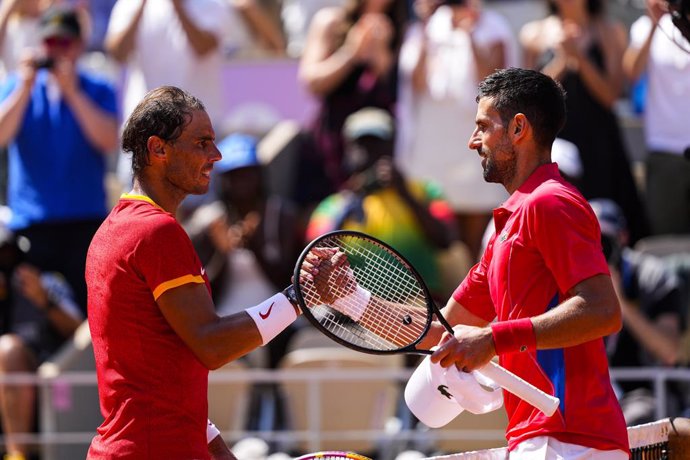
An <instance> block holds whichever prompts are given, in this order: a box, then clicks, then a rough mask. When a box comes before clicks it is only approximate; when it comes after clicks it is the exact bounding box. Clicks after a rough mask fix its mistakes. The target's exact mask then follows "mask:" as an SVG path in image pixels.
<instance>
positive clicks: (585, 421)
mask: <svg viewBox="0 0 690 460" xmlns="http://www.w3.org/2000/svg"><path fill="white" fill-rule="evenodd" d="M494 221H495V226H496V232H495V234H494V236H493V237H492V238H491V240H490V241H489V244H488V246H487V249H486V251H485V253H484V255H483V257H482V259H481V261H480V262H479V263H478V264H477V265H475V266H474V267H473V268H472V270H471V271H470V273H469V274H468V276H467V277H466V278H465V280H464V281H463V282H462V284H461V285H460V286H459V287H458V288H457V289H456V291H455V293H454V294H453V298H454V299H455V300H456V301H458V302H459V303H460V304H461V305H463V306H464V307H465V308H467V309H468V310H470V311H471V312H473V313H474V314H476V315H478V316H480V317H482V318H484V319H485V320H487V321H492V320H493V319H494V318H496V319H497V320H498V321H506V320H511V319H519V318H529V317H533V316H537V315H540V314H542V313H544V312H546V311H547V310H549V309H550V308H553V307H555V306H557V305H559V304H560V303H561V302H563V301H564V300H565V299H566V298H567V294H566V293H567V292H568V291H569V290H570V289H571V288H572V287H573V286H575V285H576V284H578V283H580V282H581V281H584V280H586V279H588V278H591V277H592V276H595V275H599V274H608V266H607V264H606V260H605V258H604V255H603V252H602V249H601V242H600V230H599V224H598V222H597V219H596V216H595V215H594V213H593V212H592V209H591V208H590V206H589V204H588V203H587V201H586V200H585V199H584V198H583V197H582V195H581V194H580V193H579V192H578V191H577V189H576V188H575V187H573V186H572V185H571V184H569V183H567V182H565V181H564V180H563V178H562V177H561V176H560V174H559V173H558V168H557V165H556V164H555V163H551V164H547V165H543V166H541V167H539V168H538V169H537V170H535V171H534V173H532V175H531V176H530V177H529V178H528V179H527V180H526V181H525V183H524V184H522V186H520V188H519V189H518V190H516V191H515V192H514V193H513V194H512V195H511V196H510V198H509V199H508V200H507V201H506V202H505V203H504V204H503V206H501V207H499V208H497V209H495V210H494ZM499 359H500V363H501V365H502V366H504V367H505V368H507V369H509V370H510V371H512V372H514V373H516V374H517V375H519V376H521V377H522V378H524V379H525V380H527V381H529V382H531V383H532V384H534V385H536V386H537V387H539V388H541V389H542V390H544V391H546V392H547V393H550V394H553V395H555V396H557V397H559V398H560V399H561V404H560V407H559V410H558V411H557V412H556V413H555V414H554V415H553V416H551V417H547V416H545V415H544V414H543V413H541V412H540V411H539V410H538V409H535V408H534V407H532V406H531V405H529V404H528V403H526V402H524V401H522V400H521V399H520V398H518V397H516V396H513V395H512V394H510V393H507V392H504V396H505V407H506V411H507V413H508V418H509V422H508V427H507V429H506V437H507V439H508V447H509V448H510V449H512V448H514V447H515V446H516V445H517V444H518V443H520V442H521V441H524V440H526V439H529V438H532V437H536V436H553V437H554V438H556V439H558V440H560V441H562V442H568V443H573V444H579V445H584V446H589V447H593V448H597V449H602V450H613V449H623V450H627V449H628V437H627V431H626V426H625V420H624V419H623V414H622V412H621V409H620V406H619V404H618V401H617V399H616V396H615V394H614V392H613V389H612V387H611V381H610V378H609V372H608V362H607V358H606V353H605V350H604V343H603V339H597V340H593V341H590V342H586V343H583V344H580V345H577V346H574V347H569V348H561V349H554V350H538V351H527V352H519V353H511V354H504V355H501V356H500V357H499Z"/></svg>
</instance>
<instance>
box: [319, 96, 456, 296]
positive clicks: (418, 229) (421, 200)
mask: <svg viewBox="0 0 690 460" xmlns="http://www.w3.org/2000/svg"><path fill="white" fill-rule="evenodd" d="M394 135H395V133H394V125H393V119H392V117H391V116H390V114H389V113H388V112H387V111H385V110H383V109H377V108H364V109H362V110H359V111H357V112H355V113H354V114H352V115H350V116H349V117H348V118H347V120H346V121H345V126H344V136H345V139H346V149H345V158H344V164H345V170H346V171H349V172H350V174H349V177H348V179H347V181H346V182H345V183H344V185H343V187H342V188H341V190H340V191H339V192H337V193H335V194H333V195H331V196H329V197H327V198H325V199H324V200H323V201H322V202H321V203H320V204H319V205H318V206H317V208H316V209H315V210H314V213H313V214H312V217H311V220H310V222H309V225H308V228H307V239H308V240H311V239H314V238H316V237H317V236H319V235H321V234H323V233H326V232H329V231H332V230H338V229H346V230H358V231H362V232H364V233H367V234H369V235H372V236H374V237H377V238H379V239H381V240H382V241H385V242H386V243H388V244H390V245H391V246H393V247H394V248H395V249H397V250H399V251H400V253H401V254H403V255H404V256H405V257H406V258H408V260H409V261H410V262H411V263H412V265H413V266H414V267H415V268H416V269H417V270H418V271H419V273H420V275H421V276H422V278H424V280H425V282H426V283H427V285H428V286H429V290H430V291H431V292H432V294H433V295H435V296H436V297H440V296H439V293H440V291H441V289H442V288H443V286H441V284H440V275H439V267H438V255H439V252H440V251H441V250H443V249H446V248H448V247H449V245H450V244H451V242H452V239H453V237H454V236H455V233H454V230H455V229H454V225H453V224H454V222H453V213H452V211H451V209H450V206H449V205H448V203H447V202H446V201H445V200H444V199H443V196H442V193H441V190H440V188H439V187H438V186H436V185H434V184H432V183H430V182H421V181H411V180H407V179H406V178H405V177H404V176H403V175H402V174H401V173H400V171H398V170H397V168H396V167H395V165H394V164H393V159H392V155H393V143H394ZM439 300H440V299H439ZM445 300H446V299H442V301H443V302H445Z"/></svg>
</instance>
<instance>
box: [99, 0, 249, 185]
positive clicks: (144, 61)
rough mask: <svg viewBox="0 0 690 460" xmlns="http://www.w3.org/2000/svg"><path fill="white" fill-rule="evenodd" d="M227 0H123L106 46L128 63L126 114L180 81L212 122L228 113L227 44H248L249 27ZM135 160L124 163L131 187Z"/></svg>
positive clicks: (124, 178) (122, 175)
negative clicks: (224, 79)
mask: <svg viewBox="0 0 690 460" xmlns="http://www.w3.org/2000/svg"><path fill="white" fill-rule="evenodd" d="M232 13H233V10H231V8H230V6H229V4H228V3H227V1H226V0H155V1H154V0H117V3H115V6H114V7H113V10H112V12H111V14H110V23H109V25H108V31H107V34H106V39H105V47H106V50H107V51H108V52H109V53H110V54H111V55H112V56H113V57H114V58H115V59H116V60H117V61H118V62H120V63H122V64H125V69H126V76H125V81H124V88H123V93H124V94H123V112H124V113H123V115H124V116H125V117H127V116H128V115H129V114H130V113H131V111H132V109H133V108H134V107H135V106H136V104H137V103H138V102H139V101H140V100H141V99H142V98H143V96H144V95H145V94H146V92H147V91H149V90H151V89H153V88H156V87H159V86H163V85H174V86H178V87H180V88H184V89H185V90H187V91H189V92H190V93H191V94H193V95H194V96H196V97H198V98H199V99H201V100H202V101H204V104H205V105H206V110H207V111H208V114H209V116H210V117H211V122H212V123H213V124H214V126H216V128H217V127H218V126H220V123H221V122H222V117H223V116H224V111H225V107H224V106H223V100H224V97H223V91H222V90H223V88H222V83H221V70H222V64H223V49H222V47H223V45H227V44H228V43H235V42H236V43H244V42H245V30H244V28H243V24H242V20H241V18H240V17H239V16H238V15H233V14H232ZM131 177H132V172H131V168H130V162H129V161H126V159H125V158H124V155H121V156H120V159H119V163H118V178H119V179H120V181H121V182H122V186H123V188H124V189H125V190H129V187H130V186H131Z"/></svg>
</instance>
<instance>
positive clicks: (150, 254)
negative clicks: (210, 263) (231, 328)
mask: <svg viewBox="0 0 690 460" xmlns="http://www.w3.org/2000/svg"><path fill="white" fill-rule="evenodd" d="M86 283H87V286H88V309H89V327H90V330H91V337H92V339H93V349H94V355H95V357H96V371H97V375H98V393H99V397H100V405H101V412H102V413H103V417H104V421H103V424H102V425H101V426H100V427H98V430H97V435H96V436H95V437H94V439H93V441H92V442H91V447H90V449H89V453H88V456H87V458H89V459H115V458H117V459H125V458H127V459H166V460H174V459H180V460H182V459H184V460H187V459H207V458H209V454H208V445H207V444H206V423H207V417H208V403H207V389H208V369H207V368H206V367H205V366H203V365H202V364H201V362H200V361H199V360H198V359H197V357H196V356H195V355H194V353H192V350H191V349H190V348H189V347H188V346H187V345H186V344H185V343H184V342H183V341H182V339H181V338H180V336H179V335H177V333H175V331H174V330H173V329H172V327H171V326H170V324H169V323H168V321H167V320H166V319H165V317H164V316H163V313H162V312H161V310H160V308H159V307H158V304H157V303H156V299H158V297H159V296H160V295H161V294H163V293H164V292H166V291H168V290H170V289H173V288H176V287H178V286H181V285H184V284H188V283H198V284H205V285H206V287H207V288H208V289H210V288H209V283H208V279H207V277H206V274H205V272H204V270H203V268H202V265H201V262H200V261H199V258H198V257H197V255H196V252H195V251H194V247H193V246H192V242H191V241H190V240H189V237H188V236H187V234H186V233H185V231H184V229H183V228H182V227H181V226H180V224H179V223H178V222H177V221H176V220H175V217H174V216H173V215H172V214H170V213H168V212H166V211H164V210H163V209H162V208H160V207H159V206H158V205H156V204H155V203H154V202H153V201H151V200H150V199H149V198H147V197H143V196H138V195H124V196H123V197H122V198H121V199H120V202H119V203H118V204H117V205H116V206H115V207H114V208H113V210H112V211H111V213H110V215H109V216H108V218H107V219H106V220H105V221H104V222H103V225H101V227H100V229H99V230H98V232H96V235H95V236H94V237H93V240H92V242H91V246H90V247H89V253H88V256H87V261H86ZM189 308H192V309H193V308H195V306H194V305H190V306H189Z"/></svg>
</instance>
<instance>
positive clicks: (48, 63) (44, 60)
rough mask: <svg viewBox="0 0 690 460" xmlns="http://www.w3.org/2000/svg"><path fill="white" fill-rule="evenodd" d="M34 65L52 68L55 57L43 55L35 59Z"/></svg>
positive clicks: (39, 67)
mask: <svg viewBox="0 0 690 460" xmlns="http://www.w3.org/2000/svg"><path fill="white" fill-rule="evenodd" d="M33 66H34V68H36V69H52V68H53V67H54V66H55V59H53V58H52V57H41V58H37V59H34V62H33Z"/></svg>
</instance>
